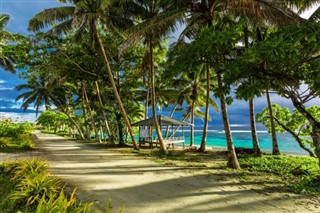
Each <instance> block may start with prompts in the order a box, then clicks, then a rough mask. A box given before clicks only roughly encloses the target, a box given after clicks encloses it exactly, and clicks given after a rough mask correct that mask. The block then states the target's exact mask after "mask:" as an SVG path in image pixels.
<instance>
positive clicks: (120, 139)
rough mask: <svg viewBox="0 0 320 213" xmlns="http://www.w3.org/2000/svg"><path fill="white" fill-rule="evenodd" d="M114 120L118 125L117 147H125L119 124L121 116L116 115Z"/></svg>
mask: <svg viewBox="0 0 320 213" xmlns="http://www.w3.org/2000/svg"><path fill="white" fill-rule="evenodd" d="M116 120H117V124H118V134H119V135H118V136H119V146H120V147H122V146H124V145H125V143H124V140H123V126H122V123H121V115H120V114H118V113H117V114H116Z"/></svg>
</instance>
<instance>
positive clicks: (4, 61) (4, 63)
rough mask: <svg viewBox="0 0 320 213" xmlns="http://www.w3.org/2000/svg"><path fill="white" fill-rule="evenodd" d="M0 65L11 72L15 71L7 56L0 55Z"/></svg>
mask: <svg viewBox="0 0 320 213" xmlns="http://www.w3.org/2000/svg"><path fill="white" fill-rule="evenodd" d="M0 67H2V68H3V69H4V70H7V71H9V72H11V73H13V74H15V73H16V69H15V66H14V64H13V62H12V60H10V59H9V58H8V57H4V56H1V55H0Z"/></svg>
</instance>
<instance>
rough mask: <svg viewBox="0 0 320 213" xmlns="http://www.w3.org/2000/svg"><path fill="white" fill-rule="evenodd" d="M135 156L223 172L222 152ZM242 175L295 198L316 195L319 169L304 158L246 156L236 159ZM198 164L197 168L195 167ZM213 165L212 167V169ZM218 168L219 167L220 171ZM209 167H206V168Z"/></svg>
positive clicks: (314, 161) (313, 161) (319, 187)
mask: <svg viewBox="0 0 320 213" xmlns="http://www.w3.org/2000/svg"><path fill="white" fill-rule="evenodd" d="M133 152H134V153H136V154H138V155H139V156H143V157H147V158H153V159H157V161H160V162H161V163H164V164H166V163H165V162H170V161H171V160H174V161H180V162H187V163H188V164H187V165H194V166H201V167H210V168H217V169H221V168H222V169H226V170H227V168H226V159H227V158H226V157H227V156H226V155H227V154H226V152H222V151H213V152H210V151H209V152H206V153H198V152H194V151H186V150H183V151H182V150H180V151H174V150H171V151H169V152H167V153H166V154H161V153H160V152H159V151H158V150H151V151H150V150H141V151H133ZM238 159H239V163H240V165H241V168H242V170H240V171H238V172H240V173H241V172H242V173H243V174H244V175H246V174H249V175H246V177H247V178H249V179H250V176H251V175H250V173H251V174H252V173H256V174H259V176H261V175H262V176H263V177H260V179H261V181H262V182H263V180H265V181H266V182H269V181H270V179H272V178H271V175H272V177H278V178H277V181H279V180H280V181H281V183H282V184H283V185H285V186H287V187H288V188H289V189H290V190H291V191H293V192H295V193H298V194H307V195H317V196H318V195H320V169H319V166H318V160H317V159H316V158H313V157H307V156H289V155H269V154H265V155H263V156H262V157H255V156H253V155H248V154H239V155H238ZM199 163H201V164H199ZM215 164H216V165H215ZM221 164H223V166H222V167H221ZM209 165H210V166H209Z"/></svg>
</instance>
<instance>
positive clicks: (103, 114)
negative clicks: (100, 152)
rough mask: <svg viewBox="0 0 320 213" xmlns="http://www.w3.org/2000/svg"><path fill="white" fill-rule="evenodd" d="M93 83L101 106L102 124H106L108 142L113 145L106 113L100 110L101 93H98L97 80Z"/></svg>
mask: <svg viewBox="0 0 320 213" xmlns="http://www.w3.org/2000/svg"><path fill="white" fill-rule="evenodd" d="M95 84H96V88H97V94H98V98H99V103H100V107H101V111H102V116H103V120H104V124H105V126H106V129H107V133H108V136H109V142H110V144H112V145H114V138H113V137H114V136H113V134H112V132H111V129H110V126H109V122H108V119H107V117H106V114H105V113H104V112H103V110H102V109H103V103H102V99H101V94H100V89H99V84H98V81H95Z"/></svg>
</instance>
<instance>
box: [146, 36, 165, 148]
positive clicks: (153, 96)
mask: <svg viewBox="0 0 320 213" xmlns="http://www.w3.org/2000/svg"><path fill="white" fill-rule="evenodd" d="M149 50H150V80H151V85H150V86H151V105H152V117H153V122H154V126H155V129H156V132H157V136H158V140H159V144H160V151H161V153H163V154H164V153H166V152H167V148H166V146H165V144H164V141H163V138H162V132H161V129H160V125H159V122H158V119H157V113H156V88H155V72H154V64H153V41H152V39H150V42H149Z"/></svg>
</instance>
